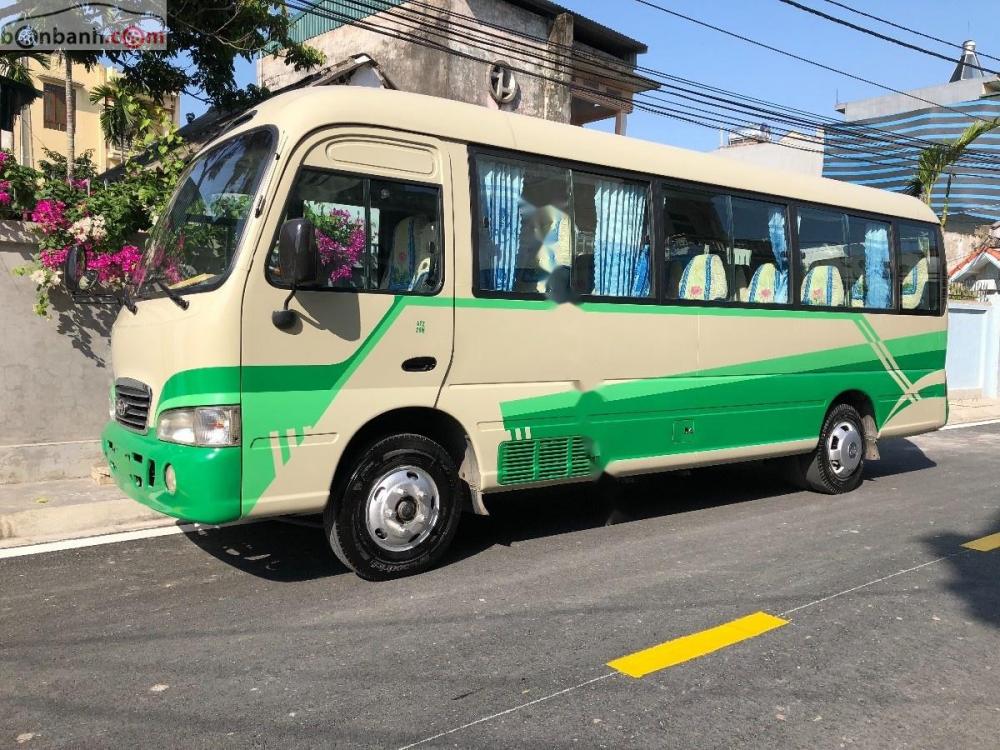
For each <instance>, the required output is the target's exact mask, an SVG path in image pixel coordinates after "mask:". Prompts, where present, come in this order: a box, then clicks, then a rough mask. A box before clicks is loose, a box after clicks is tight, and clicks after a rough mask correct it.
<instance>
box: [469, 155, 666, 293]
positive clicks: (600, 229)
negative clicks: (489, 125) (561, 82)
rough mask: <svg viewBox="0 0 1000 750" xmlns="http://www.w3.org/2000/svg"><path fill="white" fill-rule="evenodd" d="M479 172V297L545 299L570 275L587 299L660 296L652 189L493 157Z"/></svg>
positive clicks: (481, 159)
mask: <svg viewBox="0 0 1000 750" xmlns="http://www.w3.org/2000/svg"><path fill="white" fill-rule="evenodd" d="M476 172H477V174H478V179H479V185H478V190H477V195H478V200H479V204H478V216H479V228H478V248H479V249H478V252H479V278H478V279H477V280H476V281H477V283H476V286H477V289H478V290H479V291H485V292H503V293H510V294H514V295H517V294H529V295H537V294H544V293H545V291H546V287H547V284H548V279H549V275H550V274H551V273H552V272H553V271H555V270H556V269H557V268H568V269H569V271H570V278H571V280H572V284H573V288H574V289H575V290H576V291H577V292H579V293H580V294H582V295H594V296H598V297H620V298H631V299H646V298H649V297H650V296H652V294H653V285H652V279H651V267H652V262H651V258H650V251H649V211H648V209H649V185H648V183H642V182H632V181H629V180H623V179H620V178H617V177H613V176H605V175H598V174H591V173H588V172H580V171H577V170H571V169H568V168H566V167H558V166H553V165H549V164H544V163H534V162H528V161H522V160H519V159H507V158H500V157H496V156H492V155H489V156H487V155H483V156H480V157H478V158H477V160H476Z"/></svg>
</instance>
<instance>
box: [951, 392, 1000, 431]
mask: <svg viewBox="0 0 1000 750" xmlns="http://www.w3.org/2000/svg"><path fill="white" fill-rule="evenodd" d="M948 406H949V407H950V410H949V412H948V424H950V425H952V424H965V423H967V422H985V421H987V420H990V419H1000V399H995V398H976V399H968V400H965V401H952V402H950V403H949V405H948Z"/></svg>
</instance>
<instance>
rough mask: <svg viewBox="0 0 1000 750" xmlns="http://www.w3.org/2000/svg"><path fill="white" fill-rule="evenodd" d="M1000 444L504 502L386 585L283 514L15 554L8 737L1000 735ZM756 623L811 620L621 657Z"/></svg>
mask: <svg viewBox="0 0 1000 750" xmlns="http://www.w3.org/2000/svg"><path fill="white" fill-rule="evenodd" d="M998 439H1000V426H998V425H993V426H987V427H975V428H969V429H961V430H954V431H948V432H940V433H936V434H933V435H927V436H923V437H919V438H914V439H912V440H900V441H896V442H893V443H887V444H886V445H884V446H883V460H882V461H880V462H878V463H877V464H874V463H873V464H870V465H869V468H868V470H867V477H866V481H865V483H864V484H863V486H862V487H861V488H860V489H859V490H858V491H856V492H854V493H853V494H851V495H847V496H842V497H825V496H819V495H813V494H808V493H801V492H795V491H792V490H791V489H790V488H789V487H788V486H786V485H784V484H783V483H782V482H781V481H780V479H779V478H778V477H777V475H776V474H775V473H774V472H773V471H772V470H771V469H770V468H769V467H768V466H760V465H757V466H753V465H749V466H739V467H728V468H725V469H714V470H703V471H699V472H695V473H693V474H691V475H688V476H680V475H664V476H658V477H655V478H650V479H645V480H643V481H641V482H636V483H632V484H629V485H626V486H625V487H624V488H623V489H622V491H621V498H620V499H618V500H615V499H613V498H609V497H608V496H607V495H606V494H605V495H603V496H602V495H601V494H600V493H598V492H596V490H594V489H581V488H577V489H573V490H563V491H560V492H558V493H554V492H548V493H533V494H522V495H519V496H517V497H507V498H500V499H497V500H495V501H494V502H493V503H492V510H493V513H494V515H493V516H492V517H490V518H475V517H470V518H468V519H466V520H463V526H462V528H461V529H460V532H459V534H460V537H459V541H458V544H457V549H456V550H455V552H454V554H453V555H452V556H451V557H450V558H449V560H448V561H447V563H446V564H445V565H444V566H443V567H441V568H440V569H438V570H435V571H432V572H430V573H427V574H424V575H421V576H418V577H415V578H410V579H406V580H400V581H393V582H389V583H383V584H371V583H366V582H364V581H361V580H360V579H358V578H356V577H355V576H354V575H352V574H348V573H347V572H346V571H344V570H343V569H342V568H341V567H339V565H338V564H337V563H336V562H334V561H333V558H332V557H331V556H330V555H329V553H328V552H327V550H326V548H325V546H324V545H325V543H324V541H323V539H322V534H321V532H319V531H317V530H315V529H310V528H304V527H301V526H293V525H288V524H282V523H261V524H255V525H245V526H235V527H230V528H226V529H221V530H210V531H203V532H199V533H193V534H190V535H176V536H171V537H163V538H158V539H147V540H142V541H135V542H125V543H119V544H111V545H105V546H100V547H91V548H85V549H79V550H71V551H65V552H55V553H49V554H42V555H36V556H31V557H22V558H15V559H8V560H0V587H2V593H0V746H3V747H7V746H11V747H26V748H47V747H79V748H104V747H116V748H118V747H120V748H135V747H147V748H150V747H172V748H181V747H184V748H202V747H204V748H230V747H232V748H291V747H330V748H353V747H364V748H401V747H404V746H408V745H411V744H413V743H420V742H421V741H422V740H425V739H427V738H433V737H434V736H435V735H439V734H440V733H446V732H447V734H443V735H442V736H439V737H437V738H434V739H429V740H428V741H426V742H423V743H422V744H419V745H418V746H419V747H421V748H432V747H437V748H441V747H458V748H500V747H509V748H596V747H609V748H619V747H640V748H647V747H648V748H665V747H680V748H731V747H737V746H739V747H758V748H779V747H780V748H809V749H810V750H813V749H814V748H840V747H864V748H880V749H881V748H921V749H924V748H948V749H949V750H951V749H953V748H987V747H997V746H998V745H1000V739H998V737H1000V575H998V574H1000V550H997V551H994V552H978V551H973V550H968V549H964V548H963V547H961V545H962V544H963V543H964V542H967V541H969V540H972V539H976V538H979V537H983V536H985V535H988V534H991V533H994V532H997V531H1000V474H998V471H997V468H998V462H997V447H998ZM609 518H610V520H611V521H615V522H616V523H614V524H613V525H606V523H607V522H608V520H609ZM918 566H920V567H918ZM900 571H907V572H902V573H900ZM865 584H870V585H865ZM758 611H764V612H768V613H771V614H773V615H778V616H781V617H783V618H784V619H787V620H789V621H790V624H788V625H786V626H783V627H780V628H778V629H776V630H772V631H770V632H768V633H765V634H763V635H760V636H758V637H755V638H752V639H749V640H745V641H743V642H741V643H737V644H736V645H733V646H730V647H728V648H725V649H723V650H719V651H716V652H714V653H711V654H708V655H706V656H703V657H701V658H697V659H694V660H692V661H687V662H684V663H682V664H679V665H677V666H674V667H671V668H668V669H664V670H662V671H658V672H655V673H653V674H650V675H648V676H646V677H643V678H641V679H635V678H631V677H627V676H624V675H622V674H619V673H617V672H614V671H612V670H610V669H609V668H608V667H607V666H605V664H606V662H608V661H609V660H612V659H615V658H617V657H620V656H623V655H625V654H629V653H631V652H634V651H637V650H639V649H643V648H646V647H648V646H653V645H655V644H659V643H661V642H664V641H668V640H671V639H674V638H677V637H679V636H684V635H687V634H690V633H695V632H698V631H702V630H704V629H706V628H711V627H713V626H716V625H719V624H721V623H725V622H728V621H731V620H734V619H736V618H739V617H742V616H744V615H748V614H750V613H754V612H758ZM452 730H454V731H452ZM19 742H20V744H18V743H19Z"/></svg>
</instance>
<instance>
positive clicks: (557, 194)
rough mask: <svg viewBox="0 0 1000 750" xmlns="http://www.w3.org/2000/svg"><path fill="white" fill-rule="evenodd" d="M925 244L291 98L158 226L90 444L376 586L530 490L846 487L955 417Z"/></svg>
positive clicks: (871, 225) (772, 190) (814, 204)
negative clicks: (733, 471)
mask: <svg viewBox="0 0 1000 750" xmlns="http://www.w3.org/2000/svg"><path fill="white" fill-rule="evenodd" d="M941 248H942V241H941V234H940V228H939V225H938V222H937V219H936V217H935V215H934V214H933V213H932V211H931V210H930V209H929V208H928V207H927V206H925V205H924V204H923V203H922V202H920V201H919V200H916V199H913V198H910V197H906V196H903V195H898V194H893V193H889V192H884V191H880V190H874V189H869V188H865V187H858V186H854V185H849V184H846V183H842V182H836V181H831V180H824V179H819V178H811V177H807V176H801V175H795V174H791V173H781V172H776V171H769V170H764V169H761V168H758V167H755V166H750V165H746V164H742V163H739V162H734V161H728V160H724V159H719V158H715V157H711V156H708V155H704V154H699V153H695V152H689V151H684V150H679V149H675V148H669V147H666V146H661V145H655V144H652V143H645V142H642V141H638V140H633V139H629V138H623V137H619V136H612V135H609V134H604V133H598V132H593V131H588V130H585V129H582V128H575V127H570V126H566V125H559V124H554V123H550V122H545V121H542V120H538V119H533V118H528V117H522V116H518V115H512V114H508V113H503V112H498V111H490V110H488V109H486V108H481V107H475V106H471V105H465V104H460V103H456V102H451V101H446V100H442V99H436V98H429V97H424V96H418V95H413V94H406V93H401V92H395V91H379V90H367V89H358V88H350V87H323V88H312V89H308V90H300V91H295V92H291V93H287V94H283V95H281V96H278V97H275V98H273V99H271V100H270V101H267V102H265V103H263V104H260V105H259V106H258V107H257V108H256V109H254V110H253V111H251V112H249V113H247V114H246V115H245V116H243V117H241V118H240V119H238V120H237V121H235V122H234V124H233V125H232V126H231V127H230V128H229V130H228V131H227V132H225V133H224V134H222V135H221V136H219V137H218V138H217V139H216V141H215V142H213V143H211V144H209V145H208V146H207V147H206V148H205V149H204V150H203V151H202V152H201V153H200V155H199V156H198V157H197V158H196V159H194V160H193V161H192V163H191V165H190V167H189V168H188V169H187V171H186V173H185V174H184V175H183V177H182V178H181V180H180V183H179V185H178V187H177V190H176V193H175V195H174V196H173V198H172V199H171V201H170V202H169V204H168V206H167V208H166V209H165V211H164V212H163V215H162V216H161V217H160V219H159V221H158V223H157V225H156V226H155V227H154V229H153V230H152V232H151V234H150V237H149V241H148V245H147V249H146V251H145V257H144V260H143V264H142V267H141V269H140V270H139V271H138V273H137V275H136V279H135V282H134V284H132V286H131V288H130V289H129V290H128V294H127V297H126V305H125V307H124V308H123V309H122V310H121V312H120V313H119V315H118V319H117V322H116V323H115V326H114V330H113V334H112V360H113V367H114V375H115V380H114V386H113V389H112V392H111V421H110V422H109V423H108V425H107V428H106V429H105V431H104V433H103V448H104V452H105V454H106V456H107V459H108V461H109V464H110V466H111V471H112V473H113V475H114V477H115V479H116V481H117V483H118V485H119V487H120V488H121V489H122V490H123V491H124V492H126V493H127V494H128V495H129V496H131V497H132V498H134V499H135V500H137V501H139V502H141V503H143V504H145V505H147V506H149V507H151V508H155V509H156V510H158V511H161V512H163V513H166V514H169V515H171V516H175V517H177V518H180V519H185V520H188V521H197V522H204V523H213V524H214V523H222V522H227V521H233V520H236V519H240V518H254V517H265V516H280V515H289V514H319V513H322V514H323V517H324V519H325V529H326V534H327V536H328V538H329V543H330V546H331V548H332V549H333V552H334V553H335V554H336V555H337V557H338V558H340V560H341V561H343V563H344V564H345V565H347V566H348V567H350V568H351V569H353V570H354V571H356V572H357V573H358V574H359V575H360V576H362V577H364V578H368V579H384V578H391V577H395V576H400V575H404V574H409V573H414V572H417V571H421V570H424V569H426V568H428V567H430V566H432V565H434V564H435V563H436V562H437V561H439V560H440V559H441V556H442V555H443V554H444V552H445V550H446V548H447V547H448V545H449V543H450V542H451V541H452V539H453V537H454V536H455V533H456V529H457V527H458V521H459V516H460V515H461V513H462V512H463V511H471V512H475V513H480V514H482V513H486V505H485V503H484V497H485V496H487V495H489V496H492V502H494V503H495V502H500V501H501V497H500V496H501V495H502V493H504V492H509V491H513V490H517V489H520V488H529V487H531V488H539V487H544V486H547V485H553V484H558V483H569V482H587V481H593V480H595V479H597V478H599V477H601V476H603V475H607V476H610V477H628V476H631V475H637V474H641V473H646V472H661V471H667V470H672V469H684V468H691V467H695V466H707V465H713V464H720V463H725V462H733V461H743V460H750V459H761V458H771V457H788V458H786V459H785V460H786V461H788V462H789V465H790V466H791V467H792V468H793V473H794V474H795V475H796V477H797V478H798V479H799V480H800V481H801V482H802V483H803V484H804V485H805V486H807V487H810V488H812V489H814V490H816V491H819V492H825V493H840V492H847V491H850V490H852V489H854V488H855V487H857V486H858V484H859V483H860V482H861V478H862V472H863V470H864V466H865V461H866V459H868V460H871V459H876V458H878V441H880V440H882V439H885V438H890V437H895V436H902V435H914V434H917V433H922V432H926V431H929V430H934V429H936V428H938V427H940V426H941V425H943V424H944V423H945V421H946V417H947V398H946V384H945V371H944V366H945V335H946V318H945V302H944V294H945V286H946V285H944V284H943V283H942V275H941V269H942V249H941ZM74 257H75V254H74ZM74 273H75V272H74Z"/></svg>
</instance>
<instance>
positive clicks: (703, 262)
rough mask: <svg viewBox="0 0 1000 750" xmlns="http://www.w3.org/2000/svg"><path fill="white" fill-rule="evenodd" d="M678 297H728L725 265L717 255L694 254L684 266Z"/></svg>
mask: <svg viewBox="0 0 1000 750" xmlns="http://www.w3.org/2000/svg"><path fill="white" fill-rule="evenodd" d="M678 297H680V299H692V300H717V299H727V298H728V297H729V283H728V281H727V280H726V267H725V265H724V264H723V262H722V258H720V257H719V256H718V255H713V254H708V253H706V254H703V255H696V256H694V257H693V258H692V259H691V260H690V261H688V264H687V266H686V267H685V268H684V273H683V274H681V283H680V288H679V290H678Z"/></svg>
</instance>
